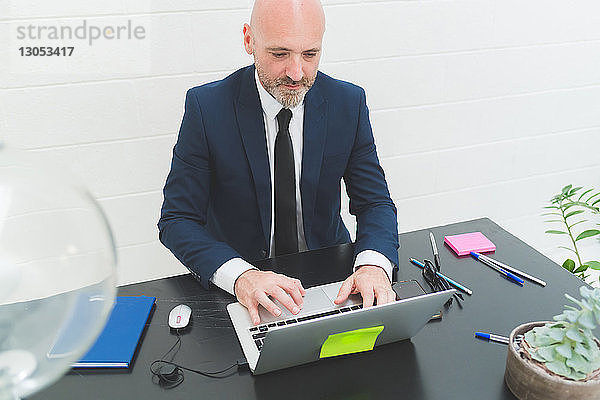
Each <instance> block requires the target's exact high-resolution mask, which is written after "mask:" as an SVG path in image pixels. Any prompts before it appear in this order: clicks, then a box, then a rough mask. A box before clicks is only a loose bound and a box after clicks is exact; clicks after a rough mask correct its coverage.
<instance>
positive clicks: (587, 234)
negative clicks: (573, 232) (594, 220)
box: [546, 229, 600, 241]
mask: <svg viewBox="0 0 600 400" xmlns="http://www.w3.org/2000/svg"><path fill="white" fill-rule="evenodd" d="M546 232H548V231H546ZM596 235H600V230H598V229H588V230H587V231H583V232H581V233H580V234H579V236H577V238H576V239H575V241H578V240H581V239H585V238H588V237H591V236H596Z"/></svg>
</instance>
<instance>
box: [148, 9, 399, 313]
mask: <svg viewBox="0 0 600 400" xmlns="http://www.w3.org/2000/svg"><path fill="white" fill-rule="evenodd" d="M324 31H325V16H324V13H323V8H322V6H321V4H320V2H319V1H318V0H257V1H256V2H255V5H254V8H253V11H252V16H251V21H250V25H248V24H245V25H244V28H243V35H244V47H245V49H246V51H247V53H248V54H251V55H253V57H254V65H252V66H249V67H246V68H242V69H240V70H238V71H236V72H234V73H233V74H231V75H229V76H228V77H226V78H225V79H223V80H221V81H217V82H212V83H209V84H206V85H203V86H199V87H196V88H193V89H190V90H189V91H188V93H187V96H186V102H185V114H184V117H183V121H182V124H181V128H180V131H179V137H178V140H177V144H176V145H175V148H174V150H173V159H172V165H171V171H170V173H169V176H168V178H167V182H166V184H165V188H164V203H163V206H162V210H161V218H160V221H159V223H158V226H159V230H160V240H161V241H162V243H163V244H164V245H165V246H166V247H168V248H169V249H170V250H171V251H172V252H173V254H174V255H175V256H176V257H177V258H178V259H179V260H180V261H181V262H182V263H183V264H184V265H185V266H186V267H187V268H188V269H189V270H190V271H191V273H192V274H193V275H194V276H195V277H196V278H197V279H198V280H199V281H200V282H201V283H202V284H203V285H204V286H205V287H207V288H208V286H209V282H212V283H213V284H215V285H216V286H218V287H220V288H222V289H224V290H226V291H228V292H229V293H231V294H233V295H235V296H236V297H237V299H238V301H239V302H240V303H241V304H243V305H244V306H246V307H247V309H248V311H249V313H250V316H251V318H252V320H253V322H254V323H255V324H257V323H259V321H260V318H259V314H258V305H259V304H260V305H262V306H263V307H265V308H266V309H267V310H268V311H270V312H271V313H272V314H273V315H275V316H278V315H280V314H281V309H279V307H278V305H277V304H276V303H274V302H273V299H277V300H278V301H279V303H281V304H282V305H283V306H284V307H286V308H288V309H289V310H290V311H291V312H292V313H294V314H297V313H298V312H299V310H300V308H301V307H302V296H303V295H304V293H305V292H304V288H303V287H302V284H301V282H300V281H299V280H297V279H293V278H290V277H287V276H284V275H281V274H276V273H272V272H266V271H260V270H258V269H257V268H255V267H254V266H252V265H251V264H250V263H249V262H248V261H249V260H257V259H261V258H265V257H267V256H276V255H280V254H286V253H292V252H297V251H303V250H307V249H315V248H320V247H325V246H331V245H336V244H341V243H347V242H349V241H350V236H349V233H348V230H347V229H346V227H345V226H344V223H343V222H342V219H341V216H340V181H341V179H342V178H343V179H344V182H345V184H346V189H347V193H348V195H349V197H350V212H351V213H352V214H353V215H355V216H356V218H357V235H356V238H357V240H356V244H355V262H354V269H353V271H354V272H353V273H352V274H351V275H350V276H349V277H348V279H346V280H345V282H344V283H343V285H342V287H341V289H340V291H339V294H338V297H337V299H336V303H338V304H340V303H342V302H343V301H345V300H346V298H347V297H348V295H349V294H350V293H360V294H361V295H362V297H363V304H364V307H369V306H371V305H373V303H374V301H375V300H376V301H377V303H378V304H383V303H387V302H390V301H393V300H394V298H395V294H394V292H393V290H392V289H391V276H392V269H393V268H394V266H395V265H397V264H398V253H397V249H398V235H397V225H396V208H395V206H394V204H393V202H392V200H391V198H390V195H389V191H388V188H387V185H386V182H385V177H384V174H383V170H382V169H381V167H380V165H379V161H378V159H377V154H376V150H375V144H374V141H373V134H372V131H371V125H370V121H369V113H368V109H367V106H366V99H365V93H364V91H363V90H362V89H361V88H359V87H357V86H355V85H352V84H350V83H347V82H343V81H339V80H336V79H333V78H331V77H329V76H327V75H325V74H323V73H321V72H318V65H319V60H320V56H321V46H322V38H323V33H324Z"/></svg>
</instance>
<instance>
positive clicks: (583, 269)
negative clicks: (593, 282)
mask: <svg viewBox="0 0 600 400" xmlns="http://www.w3.org/2000/svg"><path fill="white" fill-rule="evenodd" d="M586 269H588V266H587V265H586V264H581V266H579V267H578V268H577V269H576V270H575V271H573V273H574V274H578V273H580V272H583V271H585V270H586Z"/></svg>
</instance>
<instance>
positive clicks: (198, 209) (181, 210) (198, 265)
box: [158, 90, 240, 288]
mask: <svg viewBox="0 0 600 400" xmlns="http://www.w3.org/2000/svg"><path fill="white" fill-rule="evenodd" d="M211 173H212V166H211V161H210V149H209V146H208V141H207V137H206V132H205V130H204V125H203V120H202V112H201V109H200V105H199V103H198V100H197V98H196V96H195V94H194V92H193V91H192V90H189V91H188V92H187V95H186V100H185V113H184V116H183V121H182V123H181V128H180V130H179V136H178V138H177V143H176V144H175V147H174V149H173V159H172V162H171V171H170V172H169V175H168V177H167V181H166V183H165V187H164V189H163V194H164V201H163V205H162V209H161V216H160V220H159V221H158V229H159V239H160V241H161V242H162V243H163V244H164V245H165V246H166V247H167V248H168V249H169V250H171V252H172V253H173V254H174V255H175V257H177V259H178V260H179V261H181V263H182V264H183V265H185V266H186V267H187V268H188V269H189V270H190V272H191V273H192V275H194V277H196V279H198V280H199V281H200V283H202V285H203V286H204V287H206V288H208V287H209V279H210V278H211V276H212V275H213V274H214V272H215V271H216V270H217V269H218V268H219V267H220V266H221V265H223V264H224V263H225V262H227V261H228V260H230V259H232V258H236V257H240V255H239V254H238V253H237V252H236V251H235V250H233V249H232V248H231V247H230V246H229V245H227V244H226V243H224V242H221V241H218V240H216V239H215V238H214V237H213V236H212V235H211V234H210V232H209V231H208V230H207V229H206V221H207V218H206V215H207V209H208V205H209V201H210V182H211Z"/></svg>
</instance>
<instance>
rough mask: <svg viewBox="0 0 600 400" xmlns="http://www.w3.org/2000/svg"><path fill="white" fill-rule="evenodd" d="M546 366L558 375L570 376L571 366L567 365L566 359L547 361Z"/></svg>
mask: <svg viewBox="0 0 600 400" xmlns="http://www.w3.org/2000/svg"><path fill="white" fill-rule="evenodd" d="M546 367H547V368H548V369H549V370H550V371H552V372H554V373H555V374H558V375H562V376H568V375H570V374H571V368H570V367H567V365H566V364H565V362H564V361H552V362H549V363H546Z"/></svg>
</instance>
